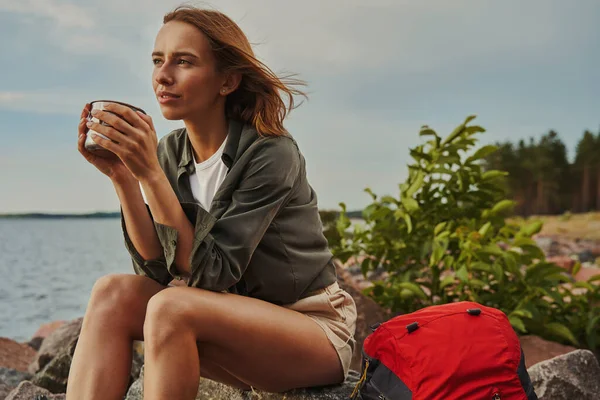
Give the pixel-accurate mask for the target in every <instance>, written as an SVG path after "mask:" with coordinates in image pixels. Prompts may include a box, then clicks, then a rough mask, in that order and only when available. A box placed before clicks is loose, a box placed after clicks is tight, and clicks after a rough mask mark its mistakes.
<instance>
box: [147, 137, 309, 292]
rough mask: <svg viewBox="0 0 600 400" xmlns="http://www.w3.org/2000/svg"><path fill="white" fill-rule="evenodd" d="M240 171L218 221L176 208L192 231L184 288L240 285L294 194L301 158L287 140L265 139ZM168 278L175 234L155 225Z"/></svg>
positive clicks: (197, 209)
mask: <svg viewBox="0 0 600 400" xmlns="http://www.w3.org/2000/svg"><path fill="white" fill-rule="evenodd" d="M257 145H258V148H257V149H255V151H254V152H253V154H254V155H253V157H252V159H251V160H250V161H249V162H248V163H247V164H246V165H245V166H244V167H245V170H244V173H243V174H242V175H241V179H240V181H239V185H238V187H237V188H236V189H235V190H234V191H233V194H232V198H231V203H230V204H229V206H228V207H227V209H226V211H225V212H224V213H223V215H221V216H220V218H218V219H216V218H215V217H214V216H213V215H212V214H210V213H209V212H207V211H206V210H204V209H203V208H202V207H201V206H200V205H198V204H195V203H181V205H182V207H183V210H184V212H185V214H186V216H187V217H188V219H189V220H190V222H191V223H192V225H193V226H194V241H193V246H192V250H191V253H190V258H189V263H190V266H191V275H190V277H189V279H187V284H188V286H193V287H198V288H202V289H208V290H213V291H222V290H227V289H229V288H231V287H232V286H233V285H235V284H236V283H237V282H239V281H240V279H241V277H242V275H243V274H244V272H245V270H246V268H247V266H248V264H249V263H250V259H251V258H252V254H253V253H254V251H255V249H256V248H257V246H258V244H259V243H260V241H261V240H262V238H263V236H264V234H265V232H266V230H267V228H268V227H269V225H270V224H271V222H272V221H273V219H274V218H275V216H276V215H277V213H278V212H279V210H280V209H281V207H282V206H284V205H285V202H286V201H287V199H288V198H289V196H290V194H291V193H292V192H293V190H294V187H295V184H296V182H297V180H298V176H299V173H300V166H301V162H300V153H299V151H298V148H297V147H296V144H295V143H294V142H293V141H292V140H290V139H288V138H284V137H281V138H264V139H261V143H260V144H257ZM155 226H156V232H157V234H158V237H159V239H160V242H161V243H162V245H163V248H164V250H165V261H166V265H167V268H168V270H169V271H170V272H171V274H172V275H173V276H176V274H177V268H176V267H175V264H174V261H175V251H176V248H177V236H178V232H177V230H176V229H175V228H173V227H170V226H166V225H162V224H159V223H155Z"/></svg>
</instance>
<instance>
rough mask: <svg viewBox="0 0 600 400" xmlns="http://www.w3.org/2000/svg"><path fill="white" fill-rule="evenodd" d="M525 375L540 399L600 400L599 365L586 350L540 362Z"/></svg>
mask: <svg viewBox="0 0 600 400" xmlns="http://www.w3.org/2000/svg"><path fill="white" fill-rule="evenodd" d="M528 372H529V376H530V377H531V381H532V382H533V385H534V387H535V391H536V393H537V395H538V398H539V400H573V399H577V400H598V399H600V365H598V360H597V359H596V357H595V356H594V353H592V352H591V351H589V350H575V351H572V352H570V353H567V354H564V355H562V356H558V357H555V358H552V359H550V360H546V361H542V362H540V363H538V364H536V365H534V366H532V367H531V368H529V370H528Z"/></svg>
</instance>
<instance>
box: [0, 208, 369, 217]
mask: <svg viewBox="0 0 600 400" xmlns="http://www.w3.org/2000/svg"><path fill="white" fill-rule="evenodd" d="M322 211H326V210H322ZM347 214H348V217H349V218H362V211H349V212H348V213H347ZM93 218H101V219H106V218H121V212H120V211H115V212H95V213H84V214H69V213H63V214H52V213H15V214H0V219H93Z"/></svg>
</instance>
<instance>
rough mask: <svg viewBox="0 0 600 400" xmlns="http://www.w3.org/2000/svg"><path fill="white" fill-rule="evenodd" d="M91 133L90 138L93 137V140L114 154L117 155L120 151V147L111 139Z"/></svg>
mask: <svg viewBox="0 0 600 400" xmlns="http://www.w3.org/2000/svg"><path fill="white" fill-rule="evenodd" d="M91 135H92V139H94V142H95V143H96V144H98V145H100V146H102V147H104V148H105V149H106V150H108V151H110V152H113V153H115V154H116V155H119V154H120V153H121V147H120V146H119V145H118V144H116V143H113V141H112V140H110V139H104V138H103V137H102V136H100V135H96V134H95V133H92V134H91Z"/></svg>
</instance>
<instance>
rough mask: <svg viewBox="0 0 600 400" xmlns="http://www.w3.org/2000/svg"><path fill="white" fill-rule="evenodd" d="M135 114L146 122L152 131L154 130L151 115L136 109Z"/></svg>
mask: <svg viewBox="0 0 600 400" xmlns="http://www.w3.org/2000/svg"><path fill="white" fill-rule="evenodd" d="M137 115H139V117H140V118H141V119H142V120H143V121H144V122H145V123H146V124H148V127H150V129H152V131H153V132H156V129H154V122H152V117H151V116H149V115H148V114H144V113H142V112H139V111H137Z"/></svg>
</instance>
